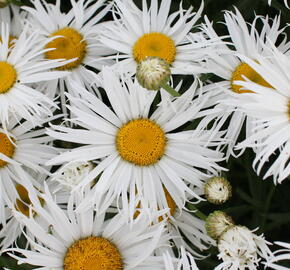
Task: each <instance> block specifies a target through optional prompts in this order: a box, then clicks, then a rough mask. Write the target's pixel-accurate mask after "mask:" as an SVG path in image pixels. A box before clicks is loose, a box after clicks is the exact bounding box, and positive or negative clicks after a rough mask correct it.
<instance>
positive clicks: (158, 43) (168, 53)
mask: <svg viewBox="0 0 290 270" xmlns="http://www.w3.org/2000/svg"><path fill="white" fill-rule="evenodd" d="M175 55H176V47H175V44H174V41H173V40H172V39H171V38H170V37H168V36H166V35H164V34H161V33H156V32H152V33H149V34H144V35H143V36H142V37H140V38H139V39H138V40H137V41H136V43H135V44H134V47H133V56H134V59H135V61H136V62H137V63H139V62H141V61H142V60H144V59H145V58H146V57H148V56H156V57H160V58H162V59H164V60H165V61H167V63H169V64H172V63H173V62H174V60H175Z"/></svg>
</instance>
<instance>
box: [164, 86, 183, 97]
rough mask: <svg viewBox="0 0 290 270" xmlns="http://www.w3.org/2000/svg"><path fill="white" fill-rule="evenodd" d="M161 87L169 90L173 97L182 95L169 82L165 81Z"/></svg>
mask: <svg viewBox="0 0 290 270" xmlns="http://www.w3.org/2000/svg"><path fill="white" fill-rule="evenodd" d="M161 87H162V88H163V89H164V90H165V91H167V92H168V93H169V94H170V95H171V96H173V97H180V94H179V93H178V92H177V91H175V90H174V89H173V88H172V87H171V86H169V85H168V84H166V83H164V84H162V85H161Z"/></svg>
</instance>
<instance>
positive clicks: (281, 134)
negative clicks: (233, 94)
mask: <svg viewBox="0 0 290 270" xmlns="http://www.w3.org/2000/svg"><path fill="white" fill-rule="evenodd" d="M273 55H274V57H272V58H271V59H269V58H266V57H257V61H258V63H257V62H255V61H252V60H251V59H247V58H244V62H245V63H247V64H248V65H249V66H251V68H253V69H254V70H256V72H257V73H258V74H259V75H260V76H262V77H263V78H264V79H265V81H267V83H268V84H269V85H270V86H271V87H267V86H261V85H259V84H256V83H255V82H252V81H247V82H245V81H238V82H236V84H238V85H241V86H242V87H244V88H246V89H249V90H251V91H253V92H254V93H252V94H245V95H243V96H242V97H241V99H240V100H239V104H237V105H238V106H239V108H241V110H242V111H243V112H244V113H246V114H247V115H249V116H251V117H255V118H256V120H255V124H256V128H255V129H254V130H253V134H252V135H251V136H250V137H248V138H246V140H245V141H243V142H241V143H240V144H239V145H238V146H237V148H238V149H242V148H245V147H253V148H254V150H255V152H256V157H255V159H254V161H253V167H254V168H255V169H256V170H257V173H258V174H260V173H261V170H262V168H263V167H265V165H266V164H268V161H269V159H270V157H274V160H273V162H272V164H271V165H270V166H269V168H267V171H266V173H265V175H264V178H266V177H269V176H273V180H274V182H275V183H281V182H282V181H283V180H284V179H286V178H287V177H288V176H289V175H290V162H289V161H290V158H289V157H290V74H289V71H290V56H286V55H284V54H282V53H281V52H279V51H278V50H277V49H275V48H274V49H273Z"/></svg>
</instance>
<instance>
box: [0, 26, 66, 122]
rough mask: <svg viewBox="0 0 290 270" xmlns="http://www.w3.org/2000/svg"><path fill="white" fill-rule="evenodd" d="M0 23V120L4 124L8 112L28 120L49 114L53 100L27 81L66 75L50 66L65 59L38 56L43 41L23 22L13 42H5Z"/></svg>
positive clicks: (5, 32) (6, 37)
mask: <svg viewBox="0 0 290 270" xmlns="http://www.w3.org/2000/svg"><path fill="white" fill-rule="evenodd" d="M0 27H1V36H0V40H1V42H0V52H1V53H0V71H1V72H0V122H1V123H2V125H3V127H4V128H5V127H6V125H7V123H8V122H9V116H10V115H13V116H15V117H17V118H18V119H19V120H20V119H21V118H24V119H26V120H30V121H34V119H35V118H42V117H44V116H45V115H52V108H53V107H56V105H55V103H54V102H53V101H52V100H51V99H49V98H48V97H46V96H45V95H43V94H42V93H41V92H40V91H38V90H37V89H34V88H32V87H31V83H35V82H41V81H44V80H53V79H56V78H59V77H62V76H64V75H66V74H67V72H64V71H51V70H50V69H51V68H56V67H60V66H61V65H63V64H64V63H65V62H61V61H59V60H40V59H39V58H38V55H39V54H42V53H44V52H45V51H47V50H44V49H42V48H43V47H44V46H45V44H46V43H45V42H43V41H40V40H39V38H38V34H37V33H36V32H33V33H30V32H29V31H30V30H29V27H28V26H27V25H26V27H25V28H24V29H23V31H22V32H21V34H20V35H19V37H18V38H17V39H15V40H14V44H13V46H10V44H9V26H8V25H7V24H5V23H2V24H1V25H0ZM46 42H47V41H46ZM35 121H36V120H35Z"/></svg>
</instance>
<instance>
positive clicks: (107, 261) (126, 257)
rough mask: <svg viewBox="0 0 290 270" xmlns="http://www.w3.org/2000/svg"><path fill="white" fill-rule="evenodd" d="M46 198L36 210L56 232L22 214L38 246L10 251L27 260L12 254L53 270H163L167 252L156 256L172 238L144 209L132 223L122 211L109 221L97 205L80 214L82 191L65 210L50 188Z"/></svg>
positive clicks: (35, 207)
mask: <svg viewBox="0 0 290 270" xmlns="http://www.w3.org/2000/svg"><path fill="white" fill-rule="evenodd" d="M42 197H43V199H44V201H45V204H46V209H43V208H42V207H41V206H39V205H38V206H37V205H36V206H34V211H35V212H36V213H37V215H39V216H41V217H42V218H43V219H45V220H46V221H47V222H48V223H49V224H50V225H51V232H50V233H48V232H47V231H46V228H43V227H42V226H41V224H39V223H38V222H37V221H36V220H35V218H34V217H30V218H28V217H26V216H25V215H22V214H18V218H19V220H20V221H21V222H22V223H23V224H24V225H25V226H26V227H27V228H29V230H30V232H31V233H32V234H33V235H34V237H35V238H36V239H37V240H35V241H34V240H32V239H30V238H28V239H27V240H28V241H29V242H30V244H31V246H32V247H33V249H34V250H25V249H20V248H12V249H9V251H14V252H17V253H20V254H22V255H24V258H23V257H19V256H17V255H14V254H10V256H12V257H14V258H16V259H17V260H18V262H19V263H28V264H30V265H36V266H38V268H36V269H51V270H60V269H64V270H74V269H76V270H77V269H98V270H109V269H114V270H123V269H124V270H127V269H134V270H135V269H136V270H145V269H147V270H149V269H160V270H161V269H162V268H163V267H162V264H163V263H162V262H163V258H162V256H157V255H156V256H155V255H154V253H155V251H156V250H157V249H158V248H160V247H161V246H163V245H164V243H165V241H167V239H168V236H167V235H165V234H164V225H163V224H158V225H151V226H149V224H150V223H149V220H148V219H147V217H146V215H144V214H143V213H141V214H140V215H139V216H138V217H137V218H136V219H135V220H134V223H133V224H128V223H126V219H123V218H122V215H116V216H115V217H114V218H112V219H109V220H106V221H105V220H104V216H105V215H96V213H95V211H94V210H92V208H91V209H89V210H88V211H86V212H82V213H76V211H75V209H74V206H76V207H77V206H78V205H79V203H80V202H81V201H82V199H83V197H82V196H80V194H78V195H77V194H73V195H72V196H71V197H70V200H69V203H68V206H67V210H62V209H61V208H60V207H59V206H58V205H57V204H56V203H55V201H54V199H53V197H52V196H51V194H50V193H49V192H48V191H46V193H45V194H43V195H42Z"/></svg>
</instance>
